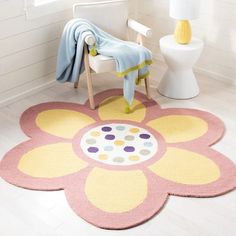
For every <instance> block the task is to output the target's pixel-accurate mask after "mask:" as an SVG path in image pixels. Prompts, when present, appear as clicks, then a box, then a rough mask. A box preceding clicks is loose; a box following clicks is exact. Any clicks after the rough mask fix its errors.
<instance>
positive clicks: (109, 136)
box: [105, 134, 115, 140]
mask: <svg viewBox="0 0 236 236" xmlns="http://www.w3.org/2000/svg"><path fill="white" fill-rule="evenodd" d="M105 139H107V140H114V139H115V135H112V134H108V135H106V136H105Z"/></svg>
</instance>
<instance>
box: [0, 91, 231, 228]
mask: <svg viewBox="0 0 236 236" xmlns="http://www.w3.org/2000/svg"><path fill="white" fill-rule="evenodd" d="M95 101H96V102H97V104H99V105H98V107H97V109H96V110H90V108H89V105H88V102H87V103H86V104H85V105H79V104H74V103H65V102H49V103H43V104H39V105H36V106H33V107H31V108H29V109H28V110H26V111H25V112H24V113H23V115H22V117H21V120H20V124H21V127H22V130H23V131H24V132H25V134H27V135H28V136H29V137H30V139H29V140H28V141H26V142H24V143H21V144H19V145H18V146H16V147H15V148H13V149H12V150H11V151H9V152H8V153H7V154H6V155H5V157H4V158H3V160H2V161H1V163H0V175H1V177H2V178H4V179H5V180H6V181H8V182H9V183H11V184H14V185H16V186H19V187H22V188H27V189H34V190H64V191H65V196H66V199H67V201H68V203H69V205H70V206H71V208H72V209H73V210H74V211H75V213H77V214H78V215H79V216H80V217H82V218H83V219H85V220H86V221H88V222H90V223H91V224H94V225H96V226H98V227H102V228H107V229H124V228H128V227H132V226H136V225H138V224H141V223H143V222H145V221H147V220H148V219H150V218H151V217H152V216H154V215H155V214H157V213H158V212H159V211H160V210H161V209H162V207H163V206H164V204H165V202H166V201H167V199H168V197H169V196H170V195H177V196H186V197H213V196H217V195H220V194H223V193H226V192H228V191H230V190H233V189H234V188H235V187H236V166H235V164H234V163H233V162H231V161H230V160H229V159H228V158H227V157H225V156H224V155H223V154H221V153H219V152H217V151H215V150H214V149H212V148H211V147H210V146H211V145H212V144H214V143H215V142H216V141H218V140H219V139H220V138H221V137H222V135H223V133H224V125H223V123H222V121H221V120H220V119H218V118H217V117H215V116H214V115H212V114H210V113H208V112H204V111H200V110H194V109H176V108H172V109H161V108H160V106H159V105H158V104H157V103H156V102H155V101H153V100H148V99H147V98H146V96H145V95H143V94H141V93H138V92H136V96H135V100H134V102H133V106H132V112H131V113H129V114H125V113H124V107H125V102H124V99H123V96H122V90H119V89H115V90H109V91H105V92H102V93H99V94H97V95H96V96H95ZM187 214H188V212H186V215H187Z"/></svg>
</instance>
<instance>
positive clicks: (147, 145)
mask: <svg viewBox="0 0 236 236" xmlns="http://www.w3.org/2000/svg"><path fill="white" fill-rule="evenodd" d="M143 145H144V146H145V147H152V146H153V143H151V142H145V143H144V144H143Z"/></svg>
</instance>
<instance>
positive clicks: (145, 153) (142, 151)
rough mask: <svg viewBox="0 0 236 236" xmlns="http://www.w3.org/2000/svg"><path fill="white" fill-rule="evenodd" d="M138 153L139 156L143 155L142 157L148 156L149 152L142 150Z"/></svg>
mask: <svg viewBox="0 0 236 236" xmlns="http://www.w3.org/2000/svg"><path fill="white" fill-rule="evenodd" d="M139 153H140V154H141V155H143V156H147V155H149V154H150V151H149V150H147V149H142V150H141V151H140V152H139Z"/></svg>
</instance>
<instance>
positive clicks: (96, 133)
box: [90, 131, 100, 137]
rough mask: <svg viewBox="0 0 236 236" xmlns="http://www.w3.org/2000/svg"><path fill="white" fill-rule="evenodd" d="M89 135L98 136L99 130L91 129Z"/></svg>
mask: <svg viewBox="0 0 236 236" xmlns="http://www.w3.org/2000/svg"><path fill="white" fill-rule="evenodd" d="M90 135H91V136H93V137H98V136H100V132H98V131H93V132H91V133H90Z"/></svg>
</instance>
